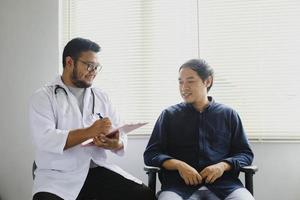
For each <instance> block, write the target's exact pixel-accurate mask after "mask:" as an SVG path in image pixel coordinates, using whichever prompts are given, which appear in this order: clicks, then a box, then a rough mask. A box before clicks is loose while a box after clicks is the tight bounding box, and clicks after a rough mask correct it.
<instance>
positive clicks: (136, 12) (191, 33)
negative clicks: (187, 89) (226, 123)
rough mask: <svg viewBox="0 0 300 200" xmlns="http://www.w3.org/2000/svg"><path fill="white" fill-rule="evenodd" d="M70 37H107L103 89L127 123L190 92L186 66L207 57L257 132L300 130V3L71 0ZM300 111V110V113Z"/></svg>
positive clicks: (222, 95)
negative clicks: (181, 81)
mask: <svg viewBox="0 0 300 200" xmlns="http://www.w3.org/2000/svg"><path fill="white" fill-rule="evenodd" d="M63 4H64V5H63V31H62V32H63V45H62V46H64V44H65V43H66V42H67V41H68V40H69V39H71V38H74V37H77V36H80V37H87V38H90V39H92V40H94V41H96V42H98V43H99V44H100V46H101V47H102V52H101V54H100V55H101V56H100V59H101V60H100V61H101V63H102V64H103V66H104V68H103V70H102V72H100V74H99V75H98V76H97V78H96V81H95V84H96V85H98V86H99V87H101V88H103V89H104V90H105V91H106V92H107V93H108V94H109V96H110V98H111V99H112V102H113V103H114V105H116V106H117V108H118V111H119V112H120V114H121V116H122V118H124V119H125V121H128V122H135V121H148V122H150V123H149V124H148V125H147V126H145V127H144V128H141V129H138V130H136V131H135V134H137V135H139V134H150V133H151V131H152V128H153V125H154V123H155V121H156V119H157V117H158V116H159V114H160V112H161V111H162V110H163V109H164V108H166V107H168V106H170V105H173V104H176V103H178V102H180V101H181V98H180V96H179V92H178V83H177V82H178V81H177V78H178V68H179V66H180V65H181V64H182V63H184V62H185V61H186V60H188V59H191V58H197V57H199V56H200V57H201V58H204V59H205V60H207V61H208V63H209V64H210V65H211V66H212V67H213V68H214V69H215V71H216V77H215V82H214V86H213V88H212V91H211V95H212V96H214V97H215V99H216V101H218V102H221V103H225V104H227V105H230V106H231V107H233V108H234V109H236V110H237V111H238V112H239V114H240V115H241V117H242V120H243V123H244V126H245V129H246V130H247V133H248V136H249V137H250V138H258V139H268V138H272V139H295V138H296V139H297V138H300V137H299V136H300V134H299V131H298V130H300V123H297V122H298V119H297V117H298V116H299V114H300V105H299V104H300V95H299V94H300V88H299V87H300V78H299V76H298V74H297V72H299V71H300V70H299V67H298V65H297V55H298V52H300V51H299V50H300V37H299V35H300V25H299V24H300V23H299V19H300V2H299V3H298V2H297V1H283V0H272V1H269V0H260V1H250V0H248V1H239V0H228V1H223V0H210V1H205V0H190V1H182V0H164V1H159V0H126V1H122V0H111V1H103V0H72V1H70V0H65V1H63ZM298 118H299V117H298Z"/></svg>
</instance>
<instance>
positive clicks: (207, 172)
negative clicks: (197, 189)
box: [200, 162, 231, 183]
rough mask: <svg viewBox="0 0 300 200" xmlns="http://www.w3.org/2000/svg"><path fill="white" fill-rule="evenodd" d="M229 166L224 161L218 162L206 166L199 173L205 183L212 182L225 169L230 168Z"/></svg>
mask: <svg viewBox="0 0 300 200" xmlns="http://www.w3.org/2000/svg"><path fill="white" fill-rule="evenodd" d="M230 169H231V166H230V165H229V164H228V163H226V162H219V163H217V164H214V165H210V166H207V167H206V168H204V169H203V170H202V171H201V172H200V175H201V176H202V178H203V179H204V180H205V183H213V182H215V180H217V179H218V178H220V177H221V176H222V175H223V173H224V172H225V171H227V170H230Z"/></svg>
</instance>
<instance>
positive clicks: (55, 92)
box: [54, 85, 103, 119]
mask: <svg viewBox="0 0 300 200" xmlns="http://www.w3.org/2000/svg"><path fill="white" fill-rule="evenodd" d="M59 89H62V90H63V91H64V93H65V94H66V96H68V93H67V91H66V89H65V88H63V87H61V86H60V85H56V86H55V89H54V94H55V95H57V90H59ZM91 93H92V96H93V107H92V115H95V93H94V91H93V89H92V88H91ZM96 114H97V115H98V116H99V118H100V119H102V118H103V117H102V116H101V114H100V113H96Z"/></svg>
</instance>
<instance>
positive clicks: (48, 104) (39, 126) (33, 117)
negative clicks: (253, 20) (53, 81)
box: [29, 88, 69, 154]
mask: <svg viewBox="0 0 300 200" xmlns="http://www.w3.org/2000/svg"><path fill="white" fill-rule="evenodd" d="M49 90H50V88H43V89H41V90H39V91H37V92H36V93H34V94H33V96H32V97H31V99H30V103H29V126H30V130H31V134H32V139H33V142H34V144H35V146H36V148H38V149H40V150H41V151H46V152H51V153H58V154H62V153H63V151H64V147H65V144H66V141H67V137H68V134H69V131H68V130H59V129H56V118H55V114H54V108H53V104H52V101H51V95H50V91H49Z"/></svg>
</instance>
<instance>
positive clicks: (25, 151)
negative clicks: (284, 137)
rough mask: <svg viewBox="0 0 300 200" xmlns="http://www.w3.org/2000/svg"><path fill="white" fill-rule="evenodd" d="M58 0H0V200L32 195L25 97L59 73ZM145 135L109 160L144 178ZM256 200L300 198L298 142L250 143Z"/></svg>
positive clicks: (23, 197) (130, 140)
mask: <svg viewBox="0 0 300 200" xmlns="http://www.w3.org/2000/svg"><path fill="white" fill-rule="evenodd" d="M58 33H59V30H58V0H0V49H1V53H0V70H1V71H0V72H1V73H0V81H1V84H0V87H1V88H0V91H1V92H2V94H1V104H0V106H1V115H0V119H1V120H0V125H1V126H0V127H1V128H0V159H1V161H0V199H1V198H2V200H16V199H30V198H31V186H32V177H31V165H32V160H33V147H32V144H31V140H30V135H29V131H28V119H27V104H28V103H27V102H28V98H29V96H30V94H32V92H33V91H34V90H35V89H37V88H39V87H40V86H42V85H43V84H45V83H46V82H48V81H50V80H52V79H53V78H54V76H55V75H56V74H57V73H58V67H59V66H58V60H59V57H58V56H60V55H59V53H58V40H59V36H58ZM147 140H148V137H145V138H130V139H129V147H128V154H127V155H126V156H125V157H123V158H116V157H115V156H113V157H111V161H114V162H116V163H118V164H120V165H121V166H122V167H123V168H124V169H126V170H127V171H129V172H131V173H132V174H134V175H135V176H137V177H139V178H141V179H142V180H143V181H144V182H146V175H145V173H144V172H143V170H142V167H143V161H142V153H143V151H144V148H145V145H146V143H147ZM252 147H253V149H254V152H255V155H256V157H255V164H257V165H258V166H259V168H260V170H259V172H258V174H257V175H255V196H256V199H257V200H282V199H285V200H298V199H300V190H299V189H298V186H300V173H299V170H298V167H299V166H300V156H299V152H300V145H299V144H298V143H252Z"/></svg>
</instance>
